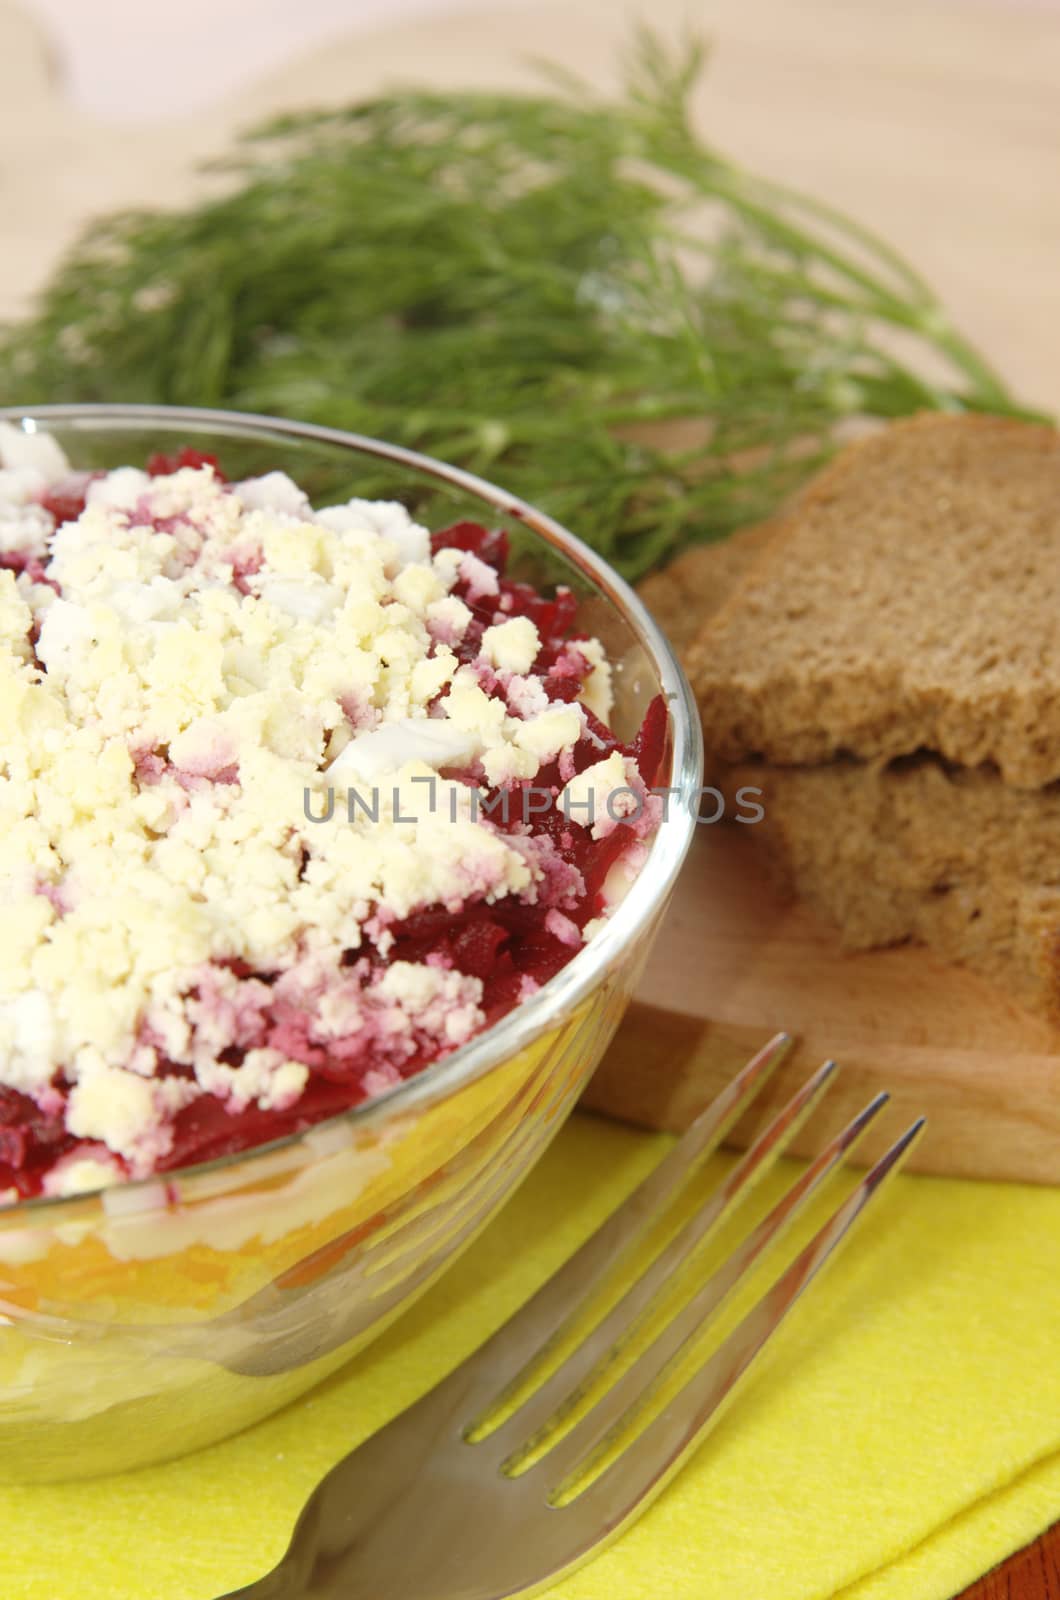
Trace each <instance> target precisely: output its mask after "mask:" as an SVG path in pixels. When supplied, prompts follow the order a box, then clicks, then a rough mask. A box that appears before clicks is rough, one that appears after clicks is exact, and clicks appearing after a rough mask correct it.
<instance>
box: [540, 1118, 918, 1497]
mask: <svg viewBox="0 0 1060 1600" xmlns="http://www.w3.org/2000/svg"><path fill="white" fill-rule="evenodd" d="M924 1121H925V1119H924V1118H923V1117H920V1118H918V1119H917V1121H916V1122H914V1123H913V1125H912V1127H910V1128H908V1129H907V1130H906V1132H905V1133H904V1134H903V1135H902V1137H901V1138H900V1139H898V1140H897V1142H896V1143H895V1144H893V1145H892V1146H891V1148H890V1149H889V1150H888V1151H887V1153H886V1154H885V1155H884V1156H882V1157H881V1158H880V1160H879V1161H878V1162H877V1163H876V1165H875V1166H874V1167H873V1168H872V1169H871V1170H870V1171H869V1172H868V1173H866V1175H865V1177H864V1178H863V1179H862V1180H861V1182H860V1183H859V1184H858V1185H857V1187H856V1188H855V1189H854V1190H853V1191H852V1192H851V1194H850V1195H849V1196H848V1197H847V1199H846V1200H845V1201H844V1202H843V1204H842V1205H841V1206H840V1207H839V1208H838V1210H837V1211H835V1212H834V1213H833V1215H832V1216H831V1218H830V1219H829V1221H828V1222H826V1223H825V1224H824V1226H823V1227H821V1228H820V1229H819V1230H818V1232H817V1233H816V1234H815V1235H814V1237H813V1238H812V1239H811V1240H810V1242H809V1244H807V1245H806V1246H805V1247H804V1248H803V1249H802V1250H801V1251H800V1252H799V1254H798V1255H797V1256H796V1258H795V1260H794V1261H793V1262H792V1263H791V1264H790V1266H788V1267H787V1269H786V1270H785V1271H784V1272H783V1273H782V1274H781V1275H780V1277H779V1278H778V1279H777V1280H776V1281H775V1282H774V1283H773V1284H772V1286H771V1287H770V1288H769V1289H768V1290H767V1291H766V1293H765V1294H764V1295H763V1296H762V1298H761V1299H760V1300H759V1301H758V1302H757V1303H756V1304H755V1305H754V1306H753V1307H752V1309H751V1310H750V1311H749V1312H748V1313H747V1315H746V1316H745V1317H744V1318H743V1320H742V1321H741V1322H740V1323H739V1324H738V1325H737V1327H736V1328H735V1329H734V1330H733V1331H732V1333H730V1334H729V1335H728V1337H727V1338H726V1339H725V1340H724V1341H723V1343H722V1344H721V1345H720V1346H719V1348H718V1349H717V1350H715V1351H714V1353H713V1354H712V1355H711V1356H710V1357H709V1359H708V1360H707V1361H706V1362H705V1363H704V1365H703V1366H702V1367H700V1368H699V1370H698V1371H697V1372H696V1373H695V1374H693V1376H692V1377H691V1378H690V1379H689V1381H688V1382H687V1383H686V1384H685V1385H684V1386H683V1387H682V1388H681V1390H680V1391H679V1392H678V1393H677V1394H676V1395H675V1396H674V1397H673V1398H672V1399H671V1400H670V1401H669V1403H668V1404H667V1405H666V1407H665V1408H664V1409H663V1410H662V1411H661V1412H660V1413H659V1415H658V1416H657V1417H655V1418H653V1420H652V1421H651V1422H650V1423H649V1424H648V1426H647V1428H645V1429H644V1431H643V1433H641V1434H640V1435H639V1437H638V1438H637V1440H636V1443H635V1446H634V1447H633V1448H631V1449H629V1450H627V1451H625V1452H624V1453H623V1454H622V1455H620V1456H618V1457H617V1458H616V1459H615V1460H614V1461H613V1462H611V1463H610V1464H609V1465H608V1466H607V1467H606V1468H605V1469H604V1471H603V1472H602V1473H601V1474H600V1476H599V1477H598V1478H596V1479H595V1481H594V1482H593V1483H591V1484H590V1485H589V1486H588V1488H587V1489H586V1490H585V1491H584V1492H583V1493H582V1494H580V1495H578V1496H577V1504H578V1505H579V1507H583V1506H584V1508H585V1510H586V1511H588V1510H590V1509H591V1510H592V1511H593V1515H594V1516H595V1517H598V1518H600V1519H601V1526H604V1525H606V1526H608V1527H610V1528H615V1527H617V1526H618V1525H619V1523H621V1522H623V1521H624V1520H626V1518H627V1517H629V1516H631V1514H632V1513H633V1512H634V1511H636V1513H637V1514H638V1515H639V1513H640V1511H641V1510H642V1509H644V1508H645V1507H647V1506H648V1505H649V1504H650V1503H651V1501H652V1500H653V1499H654V1498H655V1496H656V1495H657V1494H658V1493H659V1492H660V1491H661V1490H662V1489H663V1488H664V1487H665V1486H666V1484H667V1483H668V1482H669V1480H670V1478H671V1477H672V1476H673V1475H674V1473H675V1472H676V1471H677V1470H678V1469H679V1467H680V1466H681V1464H682V1463H683V1462H684V1460H685V1459H686V1458H687V1456H688V1455H689V1454H690V1453H691V1452H692V1451H693V1450H694V1449H695V1448H696V1447H697V1445H699V1444H700V1443H701V1442H702V1440H703V1438H704V1436H705V1434H706V1433H707V1432H708V1430H709V1429H710V1427H711V1426H712V1425H713V1424H714V1422H715V1421H716V1420H717V1418H718V1416H719V1414H720V1412H721V1410H722V1408H723V1406H724V1404H725V1402H726V1401H727V1400H728V1399H729V1398H730V1397H731V1396H732V1394H733V1392H734V1390H735V1389H736V1387H737V1385H738V1384H739V1382H740V1380H741V1378H742V1377H743V1376H744V1374H745V1373H746V1372H747V1370H748V1369H749V1367H750V1366H751V1364H752V1363H753V1361H754V1360H755V1358H756V1357H757V1356H758V1355H759V1353H760V1352H761V1350H762V1349H763V1347H764V1346H765V1345H766V1344H767V1343H768V1341H769V1339H770V1338H771V1337H772V1335H773V1334H774V1333H775V1332H776V1330H777V1328H779V1327H780V1325H781V1323H782V1322H783V1321H784V1318H785V1317H786V1316H787V1314H788V1312H789V1311H790V1310H791V1308H792V1306H793V1305H795V1303H796V1301H797V1300H798V1299H799V1298H800V1297H801V1295H802V1294H803V1293H804V1291H805V1290H806V1288H807V1287H808V1286H809V1284H810V1283H811V1282H812V1281H813V1279H814V1278H815V1277H816V1276H817V1274H818V1273H819V1272H820V1271H821V1269H822V1268H823V1267H824V1266H825V1265H826V1263H827V1262H828V1260H829V1259H830V1258H831V1257H832V1256H833V1253H834V1251H835V1250H836V1248H837V1246H838V1245H839V1244H840V1242H841V1241H842V1240H844V1239H845V1238H846V1237H847V1235H848V1234H849V1233H850V1231H851V1229H852V1228H853V1226H854V1225H855V1224H856V1222H857V1221H858V1218H859V1217H860V1216H861V1215H862V1213H863V1212H864V1211H865V1209H866V1207H867V1206H868V1205H869V1203H870V1202H871V1201H872V1200H873V1198H874V1197H875V1195H876V1194H877V1193H878V1192H879V1190H880V1189H881V1188H882V1186H883V1185H884V1183H885V1182H886V1181H887V1179H888V1178H890V1177H891V1176H893V1174H894V1172H895V1171H896V1170H897V1169H898V1167H899V1165H900V1164H901V1162H902V1161H903V1159H904V1158H905V1156H906V1155H907V1154H908V1153H909V1150H910V1149H911V1147H912V1145H913V1144H914V1143H915V1141H916V1140H917V1138H918V1137H919V1136H920V1134H921V1132H922V1131H923V1128H924ZM635 1408H636V1402H635V1403H634V1407H633V1409H634V1410H635ZM630 1417H631V1411H627V1413H626V1415H625V1416H624V1417H622V1418H620V1419H619V1423H618V1425H617V1427H616V1429H615V1432H617V1431H618V1430H619V1429H620V1428H621V1427H622V1426H624V1424H625V1422H626V1420H627V1419H629V1418H630ZM613 1436H614V1435H612V1437H613ZM601 1448H606V1443H605V1444H604V1445H603V1446H594V1447H592V1449H591V1451H590V1452H589V1453H588V1454H582V1456H581V1457H580V1458H579V1459H578V1460H577V1461H575V1462H574V1464H573V1465H572V1466H571V1467H570V1468H569V1470H568V1471H567V1472H566V1475H565V1477H564V1478H563V1480H562V1481H561V1482H559V1483H556V1484H554V1487H553V1490H552V1498H553V1499H556V1498H558V1497H560V1496H561V1495H562V1494H563V1493H565V1491H566V1490H568V1489H569V1488H571V1487H573V1486H575V1485H576V1484H577V1481H578V1479H579V1477H581V1476H582V1475H583V1474H584V1473H585V1472H586V1471H587V1470H588V1468H589V1467H590V1465H591V1463H592V1461H593V1459H599V1455H600V1453H601ZM545 1460H546V1461H547V1460H548V1457H546V1458H545Z"/></svg>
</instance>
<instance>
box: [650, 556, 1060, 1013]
mask: <svg viewBox="0 0 1060 1600" xmlns="http://www.w3.org/2000/svg"><path fill="white" fill-rule="evenodd" d="M768 531H769V533H770V534H771V535H774V534H775V532H776V528H775V525H772V526H771V527H770V528H769V530H768ZM767 544H768V541H767V540H766V539H764V538H763V534H762V530H760V529H758V528H755V529H749V530H747V531H746V532H744V533H740V534H737V535H736V536H735V537H734V538H732V539H730V540H728V541H727V542H726V543H725V544H724V545H719V546H713V545H712V546H708V547H706V548H702V549H697V550H695V551H693V552H690V554H689V555H688V556H686V557H684V558H682V560H681V561H680V562H678V563H675V565H674V567H673V568H671V569H670V570H669V574H668V573H665V572H664V573H662V574H659V575H658V576H657V577H654V578H652V579H649V580H647V581H646V582H645V584H642V586H641V593H642V594H644V593H645V590H648V591H649V592H648V594H647V595H646V596H645V598H647V599H648V603H649V605H652V604H654V606H655V608H656V610H657V612H658V613H659V614H660V620H661V621H662V622H663V625H664V626H667V624H668V620H669V618H668V614H667V610H666V606H667V604H670V605H672V606H673V615H674V616H675V617H676V618H678V619H679V617H680V597H681V596H687V595H688V594H694V595H695V596H696V600H697V605H698V608H699V609H700V610H701V611H706V609H707V607H708V606H709V605H710V604H711V603H713V605H714V606H715V607H718V608H720V607H721V606H723V605H725V604H726V603H727V602H728V601H729V599H730V597H731V596H732V595H733V594H734V593H736V591H737V589H738V587H739V584H740V582H741V580H742V579H744V578H745V577H746V576H747V575H748V574H751V576H752V578H753V577H755V576H756V575H757V572H758V571H759V568H760V566H761V564H762V562H763V561H768V559H769V557H768V555H766V556H763V551H764V550H765V548H766V546H767ZM667 580H668V581H667ZM680 637H681V634H680V633H678V639H679V640H680ZM684 637H685V638H686V640H687V631H686V632H685V634H684ZM708 772H709V774H710V778H711V781H714V782H717V783H720V785H721V786H722V788H724V789H725V790H726V792H727V793H728V794H729V796H730V799H731V798H732V797H734V796H735V793H736V790H737V789H739V788H741V787H744V786H751V787H755V788H758V789H760V790H761V791H762V793H763V800H762V804H763V808H764V811H765V817H764V819H763V821H762V822H760V823H758V824H756V825H755V827H754V831H753V837H754V839H755V842H756V844H757V845H758V847H759V848H760V850H761V852H762V855H763V858H764V860H765V861H766V862H767V863H768V865H769V868H770V871H771V875H772V876H773V878H774V880H775V881H776V883H777V884H778V886H779V887H780V888H782V890H783V891H784V892H785V893H787V894H790V895H791V896H792V897H796V896H797V897H799V898H801V899H804V900H806V901H807V902H808V903H809V904H811V905H812V906H813V907H814V908H815V909H816V911H817V912H818V913H819V914H820V915H821V916H822V917H823V918H824V919H825V920H826V921H829V922H831V923H833V924H834V925H835V926H836V927H837V928H838V929H839V932H840V935H841V938H842V941H843V943H844V945H846V946H847V948H849V949H868V948H873V947H876V946H882V945H890V944H897V943H901V942H904V941H906V940H914V941H918V942H922V943H925V944H929V945H931V946H933V947H934V948H935V949H936V950H938V951H939V953H940V954H942V955H943V956H945V957H946V958H947V959H949V960H952V961H957V962H963V963H965V964H967V965H969V966H972V967H975V968H976V969H978V970H979V971H982V972H984V973H986V974H987V975H988V976H991V977H993V978H995V979H996V980H998V981H999V982H1000V983H1002V984H1003V985H1004V986H1005V987H1006V989H1007V990H1008V991H1009V992H1010V993H1011V994H1013V995H1014V996H1017V997H1019V998H1020V999H1022V1000H1023V1001H1024V1002H1025V1003H1026V1004H1028V1005H1031V1006H1033V1007H1034V1008H1035V1009H1037V1010H1040V1011H1043V1012H1045V1013H1046V1014H1047V1015H1050V1016H1051V1017H1052V1018H1053V1019H1054V1020H1057V1021H1060V784H1054V785H1050V786H1049V787H1046V788H1042V789H1038V790H1025V789H1016V788H1012V787H1010V786H1008V785H1006V784H1004V783H1002V781H1001V779H1000V777H999V775H998V773H997V771H996V770H995V769H993V768H991V767H980V768H977V769H973V770H967V769H964V768H960V767H954V766H951V765H948V764H947V763H945V762H943V761H941V760H939V759H938V758H936V757H933V756H929V755H921V756H917V757H912V758H905V759H899V760H896V761H892V762H861V761H856V760H851V759H842V758H840V759H837V760H835V761H831V762H827V763H825V764H823V765H821V766H818V767H798V766H788V767H782V766H773V765H769V764H766V763H743V764H738V765H735V766H726V765H725V764H724V763H719V762H718V761H717V759H716V757H712V756H708Z"/></svg>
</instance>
